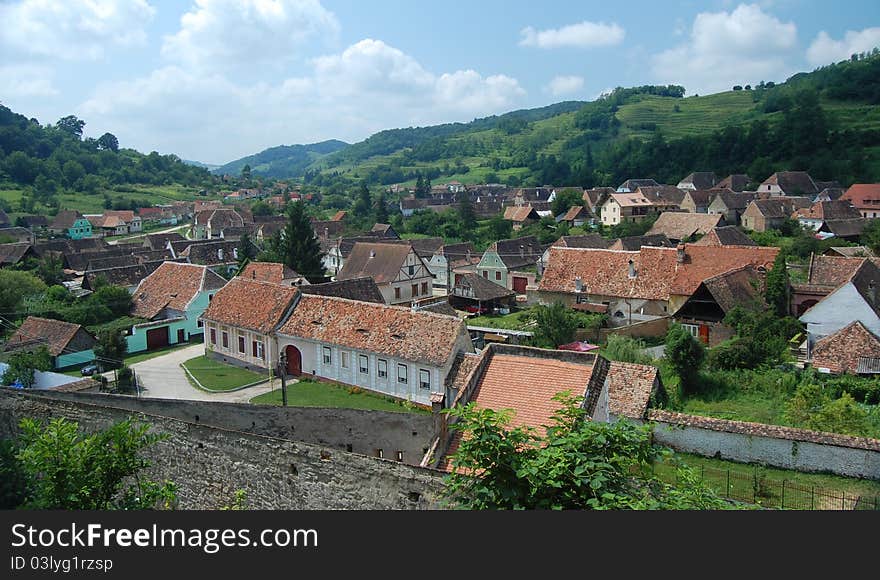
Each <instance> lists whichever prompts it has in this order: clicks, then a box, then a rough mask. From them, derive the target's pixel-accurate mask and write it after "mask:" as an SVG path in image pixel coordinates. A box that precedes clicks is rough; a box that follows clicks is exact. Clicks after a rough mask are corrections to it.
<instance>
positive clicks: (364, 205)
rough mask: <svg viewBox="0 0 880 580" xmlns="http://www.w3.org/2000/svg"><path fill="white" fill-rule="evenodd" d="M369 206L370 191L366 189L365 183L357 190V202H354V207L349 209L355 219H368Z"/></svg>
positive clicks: (370, 204)
mask: <svg viewBox="0 0 880 580" xmlns="http://www.w3.org/2000/svg"><path fill="white" fill-rule="evenodd" d="M371 206H372V203H371V200H370V189H369V188H368V187H367V184H366V183H361V186H360V188H359V189H358V197H357V200H355V202H354V206H353V207H352V208H351V209H352V213H353V214H354V216H355V217H357V218H365V217H368V216H369V215H370V208H371Z"/></svg>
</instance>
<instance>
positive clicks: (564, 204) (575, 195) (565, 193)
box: [550, 189, 584, 216]
mask: <svg viewBox="0 0 880 580" xmlns="http://www.w3.org/2000/svg"><path fill="white" fill-rule="evenodd" d="M583 203H584V192H583V191H581V190H577V189H564V190H562V191H560V192H557V194H556V199H554V200H553V203H552V204H551V205H550V209H552V210H553V215H557V216H558V215H561V214H564V213H565V212H567V211H568V210H569V209H571V208H572V207H574V206H577V205H583Z"/></svg>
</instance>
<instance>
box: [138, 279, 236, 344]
mask: <svg viewBox="0 0 880 580" xmlns="http://www.w3.org/2000/svg"><path fill="white" fill-rule="evenodd" d="M225 284H226V280H225V279H224V278H222V277H221V276H219V275H217V274H215V273H214V272H212V271H211V270H210V269H209V268H208V267H207V266H199V265H196V264H185V263H179V262H164V263H162V265H161V266H159V267H158V268H156V270H155V271H154V272H153V273H152V274H150V275H149V276H147V277H146V278H144V279H143V280H142V281H141V283H140V284H138V286H137V288H135V290H134V292H133V293H132V309H131V314H132V316H138V317H140V318H145V319H147V322H144V323H141V324H137V325H135V326H133V327H132V328H131V332H130V334H129V335H128V336H126V341H127V342H128V352H130V353H132V352H142V351H146V350H155V349H159V348H164V347H166V346H171V345H175V344H181V343H184V342H189V341H190V340H201V338H202V335H204V333H205V331H204V328H203V327H202V321H201V320H200V319H201V316H202V314H203V313H204V312H205V309H206V308H207V307H208V304H209V303H210V302H211V298H213V297H214V294H216V293H217V291H218V290H219V289H220V288H222V287H223V286H224V285H225Z"/></svg>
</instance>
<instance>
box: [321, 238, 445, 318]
mask: <svg viewBox="0 0 880 580" xmlns="http://www.w3.org/2000/svg"><path fill="white" fill-rule="evenodd" d="M365 276H368V277H370V278H372V279H373V281H374V282H375V283H376V286H378V287H379V290H380V292H382V296H383V297H384V298H385V303H386V304H410V303H412V301H414V300H419V299H421V298H425V297H429V296H431V295H432V294H433V279H432V277H431V271H430V270H429V269H428V265H427V264H426V263H425V261H424V260H423V259H422V258H420V257H419V255H418V254H417V253H416V251H415V250H414V249H413V247H412V246H411V245H410V244H380V243H365V242H357V243H356V244H355V245H354V247H353V248H352V250H351V254H350V255H349V256H348V259H347V260H346V262H345V266H343V268H342V270H340V271H339V274H338V275H337V277H336V279H337V280H350V279H352V278H363V277H365Z"/></svg>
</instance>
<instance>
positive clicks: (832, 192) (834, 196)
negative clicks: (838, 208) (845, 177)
mask: <svg viewBox="0 0 880 580" xmlns="http://www.w3.org/2000/svg"><path fill="white" fill-rule="evenodd" d="M816 185H818V183H817V184H816ZM845 193H846V190H845V189H844V188H842V187H826V188H825V189H821V190H820V191H819V193H818V195H816V197H814V198H813V203H815V202H819V201H837V200H839V199H840V198H841V197H843V194H845Z"/></svg>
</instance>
